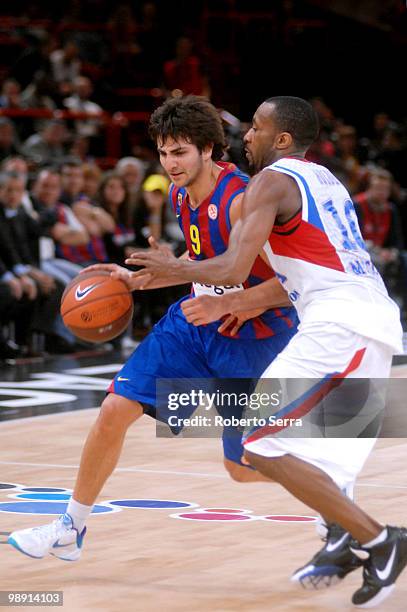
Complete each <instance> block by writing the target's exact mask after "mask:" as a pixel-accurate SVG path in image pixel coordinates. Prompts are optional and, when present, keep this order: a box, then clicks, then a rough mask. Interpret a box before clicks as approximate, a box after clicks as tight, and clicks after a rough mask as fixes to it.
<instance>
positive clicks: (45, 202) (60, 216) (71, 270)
mask: <svg viewBox="0 0 407 612" xmlns="http://www.w3.org/2000/svg"><path fill="white" fill-rule="evenodd" d="M60 193H61V177H60V174H59V172H58V171H57V170H55V169H52V168H48V169H44V170H41V172H40V173H39V174H38V176H37V178H36V181H35V183H34V185H33V188H32V196H33V200H34V203H35V208H36V210H37V211H38V216H39V222H40V226H41V238H40V262H41V269H42V270H43V271H44V272H45V273H46V274H49V275H51V276H52V277H53V278H55V279H57V280H59V281H60V282H61V283H62V284H64V285H66V284H67V283H69V281H70V280H72V279H73V278H75V276H76V275H77V274H79V272H80V271H81V269H82V267H81V266H79V265H77V264H75V263H72V262H70V261H68V260H66V259H61V258H56V257H55V244H58V245H60V246H61V247H62V246H66V247H68V248H69V247H71V246H74V247H76V246H81V245H87V244H88V242H89V234H88V232H87V231H86V229H85V228H84V227H83V225H82V224H81V223H80V222H79V221H78V219H77V218H76V217H75V215H74V213H73V212H72V210H71V209H70V208H68V207H67V206H66V205H65V204H62V203H61V202H60V201H59V195H60Z"/></svg>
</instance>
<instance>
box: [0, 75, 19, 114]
mask: <svg viewBox="0 0 407 612" xmlns="http://www.w3.org/2000/svg"><path fill="white" fill-rule="evenodd" d="M0 108H23V105H22V102H21V86H20V83H19V82H18V81H16V80H15V79H6V80H5V81H4V83H3V85H2V88H1V95H0Z"/></svg>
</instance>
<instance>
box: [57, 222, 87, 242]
mask: <svg viewBox="0 0 407 612" xmlns="http://www.w3.org/2000/svg"><path fill="white" fill-rule="evenodd" d="M50 235H51V237H52V238H53V239H54V240H55V242H60V243H61V244H66V245H68V246H79V245H82V244H87V243H88V242H89V239H90V238H89V234H88V232H87V230H86V229H85V228H84V227H82V228H81V229H80V228H75V227H70V226H69V225H67V224H66V223H59V222H58V223H56V224H55V225H54V226H53V227H52V228H51V230H50Z"/></svg>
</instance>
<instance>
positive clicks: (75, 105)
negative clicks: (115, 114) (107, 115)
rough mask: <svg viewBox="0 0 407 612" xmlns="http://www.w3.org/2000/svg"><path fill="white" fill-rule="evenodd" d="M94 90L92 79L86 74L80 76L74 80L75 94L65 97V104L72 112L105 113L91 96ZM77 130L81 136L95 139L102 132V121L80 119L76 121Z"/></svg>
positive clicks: (97, 114) (98, 114) (96, 114)
mask: <svg viewBox="0 0 407 612" xmlns="http://www.w3.org/2000/svg"><path fill="white" fill-rule="evenodd" d="M92 92H93V85H92V81H91V80H90V79H88V77H86V76H78V77H77V78H76V79H75V80H74V82H73V94H72V95H71V96H69V98H65V100H64V106H65V107H66V108H67V109H68V110H70V111H72V112H83V113H89V114H90V115H95V117H97V116H100V115H102V114H103V109H102V107H101V106H99V104H96V102H92V101H91V100H90V97H91V95H92ZM74 126H75V132H76V133H77V134H79V136H85V137H86V138H90V139H91V140H92V139H95V138H96V137H97V136H98V135H99V132H100V127H101V123H100V121H98V120H96V119H78V120H76V121H75V123H74Z"/></svg>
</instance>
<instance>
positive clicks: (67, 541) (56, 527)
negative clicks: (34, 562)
mask: <svg viewBox="0 0 407 612" xmlns="http://www.w3.org/2000/svg"><path fill="white" fill-rule="evenodd" d="M85 533H86V527H84V528H83V530H82V533H79V532H78V530H77V529H75V527H74V526H73V522H72V518H71V517H70V515H69V514H62V515H61V516H60V517H59V518H58V519H56V520H55V521H53V522H52V523H49V524H48V525H42V526H41V527H32V528H31V529H20V530H19V531H13V533H12V534H11V535H10V536H9V538H8V540H7V542H8V544H11V546H14V548H16V549H17V550H19V551H20V552H22V553H24V554H25V555H28V556H29V557H33V558H34V559H42V558H43V557H45V555H47V554H50V555H53V556H54V557H58V559H62V560H63V561H77V560H78V559H79V557H80V556H81V552H82V550H81V549H82V543H83V538H84V537H85Z"/></svg>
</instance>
